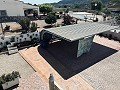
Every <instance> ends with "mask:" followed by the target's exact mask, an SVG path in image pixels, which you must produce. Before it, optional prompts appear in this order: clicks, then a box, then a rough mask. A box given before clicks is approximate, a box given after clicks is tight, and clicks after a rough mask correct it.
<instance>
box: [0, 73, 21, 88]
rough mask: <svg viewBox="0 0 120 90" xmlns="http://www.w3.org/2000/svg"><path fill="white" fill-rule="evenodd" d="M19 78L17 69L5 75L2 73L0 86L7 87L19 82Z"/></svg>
mask: <svg viewBox="0 0 120 90" xmlns="http://www.w3.org/2000/svg"><path fill="white" fill-rule="evenodd" d="M19 78H20V74H19V72H17V71H13V72H12V73H9V74H7V75H5V74H3V75H2V76H1V77H0V86H2V88H3V89H4V90H5V89H8V88H10V87H12V86H14V85H17V84H19Z"/></svg>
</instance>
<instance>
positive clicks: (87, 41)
mask: <svg viewBox="0 0 120 90" xmlns="http://www.w3.org/2000/svg"><path fill="white" fill-rule="evenodd" d="M93 38H94V36H90V37H85V38H83V39H82V40H79V43H78V50H77V57H80V56H81V55H82V54H84V53H87V52H89V51H90V48H91V45H92V42H93Z"/></svg>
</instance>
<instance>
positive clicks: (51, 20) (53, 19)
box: [45, 13, 57, 24]
mask: <svg viewBox="0 0 120 90" xmlns="http://www.w3.org/2000/svg"><path fill="white" fill-rule="evenodd" d="M45 22H46V23H47V24H54V23H56V22H57V18H56V15H55V14H54V13H49V14H48V15H47V17H46V19H45Z"/></svg>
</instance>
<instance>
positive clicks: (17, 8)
mask: <svg viewBox="0 0 120 90" xmlns="http://www.w3.org/2000/svg"><path fill="white" fill-rule="evenodd" d="M0 10H6V11H7V15H8V16H24V11H23V4H22V2H19V1H15V0H0Z"/></svg>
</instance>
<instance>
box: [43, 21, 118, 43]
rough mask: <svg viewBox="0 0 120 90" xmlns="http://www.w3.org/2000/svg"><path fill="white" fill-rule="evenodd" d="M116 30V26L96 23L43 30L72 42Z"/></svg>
mask: <svg viewBox="0 0 120 90" xmlns="http://www.w3.org/2000/svg"><path fill="white" fill-rule="evenodd" d="M116 28H118V26H110V25H106V24H100V23H98V22H97V23H96V22H95V23H90V22H87V23H83V24H75V25H68V26H62V27H57V28H50V29H44V30H45V31H47V32H49V33H51V34H53V35H55V36H57V37H60V38H62V39H65V40H67V41H70V42H72V41H76V40H79V39H82V38H84V37H88V36H91V35H95V34H99V33H102V32H105V31H109V30H114V29H116Z"/></svg>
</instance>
